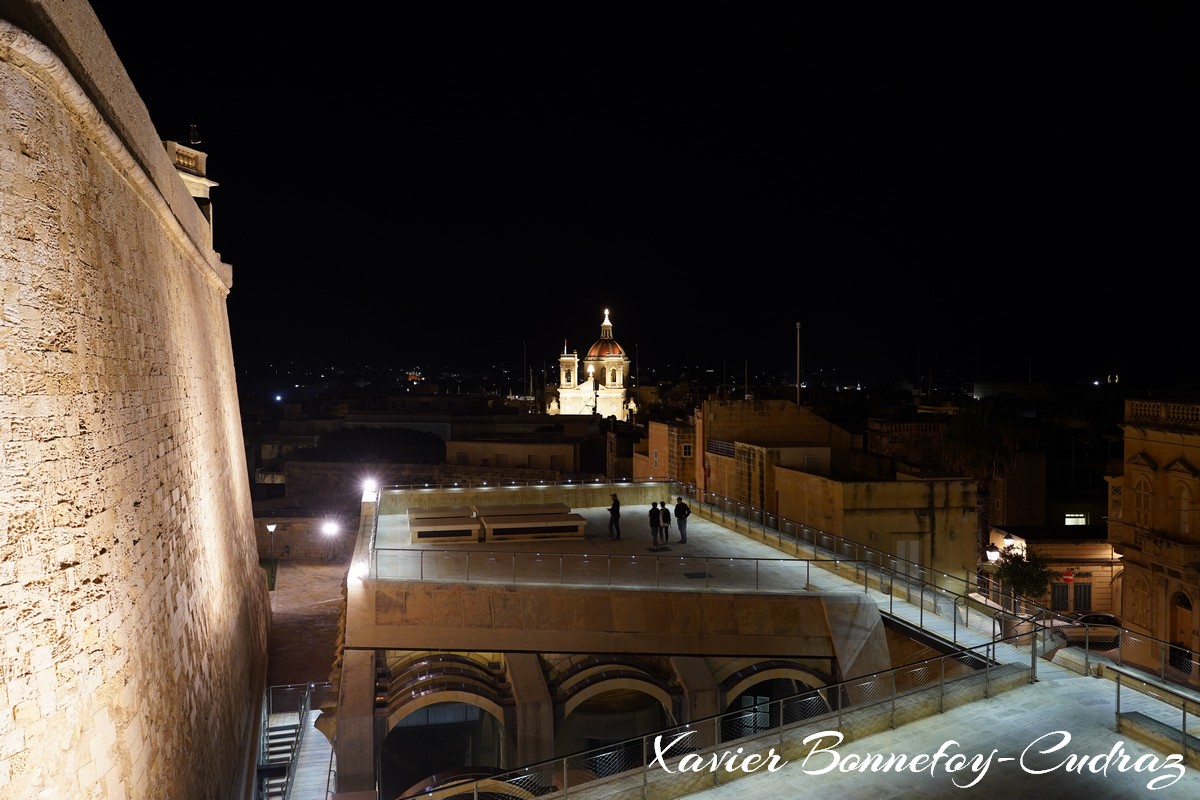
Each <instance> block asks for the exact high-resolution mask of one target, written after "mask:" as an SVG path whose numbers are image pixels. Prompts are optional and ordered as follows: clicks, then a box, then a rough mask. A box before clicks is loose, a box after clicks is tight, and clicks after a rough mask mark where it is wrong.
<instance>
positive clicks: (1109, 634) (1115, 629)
mask: <svg viewBox="0 0 1200 800" xmlns="http://www.w3.org/2000/svg"><path fill="white" fill-rule="evenodd" d="M1050 631H1051V635H1053V636H1059V637H1062V639H1063V640H1064V641H1065V642H1066V643H1067V644H1070V645H1079V646H1081V647H1082V646H1084V645H1087V646H1090V647H1108V648H1112V647H1116V646H1117V645H1118V644H1120V642H1121V618H1120V617H1118V616H1117V615H1116V614H1109V613H1107V612H1104V611H1077V612H1075V613H1073V614H1067V615H1064V616H1062V617H1058V618H1057V619H1053V620H1051V621H1050Z"/></svg>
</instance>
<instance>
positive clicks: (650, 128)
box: [94, 0, 1200, 382]
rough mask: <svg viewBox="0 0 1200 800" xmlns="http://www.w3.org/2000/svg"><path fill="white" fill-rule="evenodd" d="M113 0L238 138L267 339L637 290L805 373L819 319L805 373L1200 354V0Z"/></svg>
mask: <svg viewBox="0 0 1200 800" xmlns="http://www.w3.org/2000/svg"><path fill="white" fill-rule="evenodd" d="M960 5H961V6H968V8H966V9H959V8H957V6H960ZM94 8H95V9H96V11H97V15H98V16H99V17H100V20H101V22H102V23H103V24H104V25H105V27H106V29H107V30H108V32H109V35H110V38H111V39H112V40H113V43H114V47H115V48H116V50H117V53H118V55H119V56H120V57H121V58H122V59H123V61H124V63H125V65H126V68H127V70H128V71H129V74H130V77H131V78H132V80H133V83H134V85H135V87H137V88H138V90H139V92H140V93H141V95H142V97H143V99H144V100H145V101H146V104H147V108H148V109H149V111H150V115H151V118H152V119H153V120H154V122H155V124H156V126H157V127H158V128H159V132H160V134H161V135H162V136H163V137H164V138H177V139H184V138H186V136H187V133H188V126H189V124H191V123H195V124H196V125H197V130H198V133H199V136H200V139H201V140H202V143H201V144H200V145H199V147H200V149H202V150H205V151H206V152H207V153H208V154H209V157H208V171H209V177H210V178H212V179H214V180H216V181H217V182H218V183H219V184H220V185H219V186H218V187H217V188H215V189H214V190H213V201H214V211H215V225H214V237H215V244H216V249H217V250H218V251H220V253H221V255H222V258H223V259H224V260H225V261H227V262H229V263H230V264H231V265H232V266H233V271H234V285H233V289H232V291H231V293H230V295H229V301H228V302H229V311H230V320H231V330H232V335H233V347H234V357H235V360H237V361H238V362H239V365H240V364H242V363H250V362H254V361H258V360H262V359H272V360H278V361H287V360H298V361H320V360H328V361H346V360H348V359H360V360H376V361H381V362H389V363H392V364H395V365H398V366H408V365H429V364H434V363H475V362H481V361H487V360H492V361H507V362H510V363H518V364H519V363H522V362H524V361H526V360H528V362H529V363H531V364H537V363H539V362H540V361H543V360H550V361H551V362H552V361H553V359H554V358H555V357H556V355H557V354H558V352H559V351H560V350H561V349H562V345H563V340H564V339H566V340H567V342H568V344H569V346H570V347H571V348H572V349H579V350H586V349H587V347H588V346H590V344H591V343H592V342H593V341H594V340H595V339H596V338H598V335H599V327H600V322H601V320H602V318H603V311H604V309H605V308H609V309H611V311H612V322H613V325H614V333H615V338H616V339H617V340H618V341H619V342H620V343H621V344H623V345H624V346H625V347H626V349H627V350H629V351H630V352H631V353H635V352H636V354H637V357H638V359H639V360H640V361H641V362H642V363H643V364H653V365H657V366H662V365H665V364H699V365H708V366H713V367H718V368H720V367H722V365H726V366H727V367H728V368H729V369H730V370H731V371H733V372H739V371H741V370H742V369H743V368H744V365H745V364H747V363H748V364H749V365H750V367H751V368H752V369H755V370H758V369H776V370H778V371H780V372H787V373H788V374H789V375H790V374H792V373H793V372H794V369H795V360H796V329H795V323H796V322H798V321H799V322H801V323H802V326H803V327H802V339H801V341H802V354H803V369H804V372H805V374H806V376H811V375H816V374H819V372H823V373H824V374H829V372H830V371H832V370H837V371H838V372H839V374H842V375H848V376H852V377H854V376H860V377H864V378H871V377H875V376H882V375H898V376H901V377H905V378H912V377H913V376H914V375H915V374H916V372H917V369H918V366H920V368H921V369H922V371H923V372H924V371H927V370H929V369H930V368H932V369H933V370H934V371H935V373H936V372H938V371H940V370H942V369H948V368H950V367H951V366H952V367H953V368H954V369H955V370H957V371H958V372H960V373H963V374H964V375H965V377H967V378H971V377H976V376H979V377H989V378H995V379H1021V380H1023V379H1026V378H1029V377H1032V378H1033V379H1035V380H1045V379H1048V378H1052V377H1055V376H1057V375H1060V374H1061V375H1064V376H1065V377H1071V378H1082V377H1090V376H1095V377H1100V376H1102V375H1103V374H1104V372H1105V371H1106V370H1113V369H1116V370H1119V371H1121V372H1122V373H1123V374H1124V376H1125V377H1126V378H1127V379H1128V378H1134V379H1140V380H1143V381H1147V382H1159V381H1168V380H1173V379H1174V377H1176V375H1178V374H1194V373H1195V372H1196V369H1195V367H1196V366H1197V360H1198V359H1197V356H1196V353H1197V346H1198V344H1200V336H1197V333H1196V323H1195V321H1194V320H1195V313H1194V312H1195V308H1196V289H1197V286H1198V284H1200V281H1197V279H1196V270H1197V266H1198V261H1197V255H1198V253H1197V246H1196V245H1197V239H1196V218H1197V216H1196V215H1197V210H1198V205H1197V203H1196V195H1197V187H1198V186H1200V184H1198V182H1197V178H1198V177H1200V176H1198V174H1197V173H1198V170H1197V142H1198V141H1200V137H1198V136H1197V134H1198V131H1197V125H1196V119H1197V115H1196V103H1197V97H1198V93H1197V89H1198V87H1197V79H1198V77H1200V70H1198V69H1197V67H1198V66H1200V64H1198V63H1197V62H1198V60H1200V58H1198V52H1200V50H1198V48H1196V47H1195V43H1194V32H1195V31H1196V30H1197V27H1196V24H1195V23H1196V22H1197V19H1196V15H1195V12H1194V11H1193V10H1192V8H1191V7H1189V5H1188V4H1183V3H1181V4H1178V5H1172V4H1157V3H1156V4H1133V3H1127V4H1119V3H1114V4H1109V3H1087V4H1061V5H1060V4H1028V5H1022V4H1003V5H995V4H987V6H986V7H982V6H980V5H978V4H948V5H942V6H939V7H938V9H937V12H938V13H933V11H932V10H931V9H928V8H927V9H926V10H921V9H920V8H917V7H912V6H911V5H910V4H897V6H896V7H895V8H894V9H892V10H890V11H886V12H880V11H879V10H878V9H876V8H873V7H871V8H869V7H853V8H849V7H847V8H846V9H845V11H844V12H843V15H842V17H841V18H838V16H837V13H836V12H824V14H825V15H823V16H818V15H815V14H810V15H805V14H795V15H791V16H783V15H779V16H759V15H757V14H756V12H750V11H746V12H729V11H728V9H726V12H724V13H723V14H722V15H721V16H713V17H710V18H707V19H705V18H697V17H695V16H692V17H667V16H666V15H661V16H659V17H654V16H650V15H647V14H646V12H644V11H642V10H638V9H635V8H633V7H630V8H628V9H625V10H621V9H612V8H610V7H589V10H588V11H586V12H585V11H583V10H578V11H576V12H574V14H573V15H570V14H558V15H556V13H557V12H554V11H553V10H549V9H541V10H540V13H537V14H534V13H532V12H524V13H525V16H522V12H520V11H514V10H513V9H512V7H509V6H505V8H504V12H503V14H499V13H496V14H494V16H491V17H480V16H475V15H474V11H473V10H470V11H469V10H467V9H466V8H458V9H456V10H455V11H454V12H453V13H447V14H446V15H445V16H444V17H442V18H437V17H434V16H432V15H429V16H424V17H420V18H418V17H415V16H411V15H408V14H406V13H403V12H398V13H397V14H396V16H395V17H394V18H392V19H390V20H389V19H385V18H382V17H381V18H378V19H371V18H367V17H363V16H361V15H360V14H358V13H357V12H355V15H354V16H353V18H351V19H348V20H341V19H339V18H337V17H336V16H318V15H308V14H306V13H302V12H300V11H298V10H297V8H298V7H295V6H281V7H279V9H278V12H277V13H274V12H272V13H268V12H266V11H265V10H261V9H265V8H268V7H260V6H253V5H247V4H245V3H238V4H234V3H227V2H219V1H216V0H214V2H210V3H205V4H202V5H195V6H192V7H188V6H175V5H162V6H156V10H155V13H154V14H146V13H145V12H144V11H142V10H141V9H139V8H137V4H131V3H128V2H126V1H125V0H120V2H118V1H117V0H108V1H107V2H103V3H96V4H94ZM585 13H586V14H590V15H591V16H585ZM689 13H690V12H689ZM191 35H194V36H197V37H199V38H198V40H197V41H196V42H189V41H188V40H187V36H191ZM1164 334H1166V335H1168V336H1170V337H1172V338H1171V339H1169V341H1174V342H1177V346H1174V347H1170V348H1168V351H1167V352H1168V353H1169V357H1167V358H1163V357H1154V358H1152V357H1148V356H1146V353H1147V352H1148V351H1150V350H1153V349H1155V348H1157V347H1158V346H1159V345H1158V344H1156V342H1157V341H1159V339H1158V337H1160V336H1162V335H1164Z"/></svg>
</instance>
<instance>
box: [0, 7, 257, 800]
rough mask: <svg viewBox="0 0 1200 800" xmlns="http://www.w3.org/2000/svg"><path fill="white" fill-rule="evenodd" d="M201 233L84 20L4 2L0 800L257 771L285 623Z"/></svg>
mask: <svg viewBox="0 0 1200 800" xmlns="http://www.w3.org/2000/svg"><path fill="white" fill-rule="evenodd" d="M205 226H206V223H205V221H204V219H203V217H202V216H201V215H200V212H199V209H198V208H197V207H196V205H195V203H194V202H192V201H191V198H190V197H188V195H187V192H186V191H184V190H183V187H182V182H181V181H180V180H179V178H178V176H177V175H176V174H175V172H174V169H173V168H172V165H171V164H170V162H169V161H168V159H167V155H166V152H165V150H164V149H163V146H162V143H161V142H160V141H159V140H158V139H157V134H156V132H155V131H154V129H153V126H152V124H151V122H150V119H149V117H148V115H147V113H146V111H145V108H144V106H143V105H142V104H141V102H140V101H139V100H138V99H137V97H136V93H135V92H133V90H132V88H131V87H130V86H129V84H128V78H127V77H126V76H125V73H124V70H123V69H121V67H120V65H119V63H117V60H116V56H115V54H114V53H113V52H112V48H111V45H110V44H109V42H108V40H107V38H106V37H105V36H104V34H103V31H102V29H101V28H100V26H99V23H98V22H97V20H96V18H95V16H94V14H93V13H92V12H91V10H90V8H89V7H88V6H87V5H86V4H84V3H79V2H67V1H66V0H59V1H57V2H41V3H29V2H26V3H19V2H17V3H14V2H9V1H8V0H5V1H4V2H0V797H4V798H8V799H9V800H13V799H14V798H16V799H23V798H35V797H36V798H83V797H87V798H95V799H97V800H109V799H113V798H137V799H138V800H148V799H153V798H172V800H179V798H229V797H238V796H243V795H244V793H245V787H246V786H248V785H249V781H250V779H251V778H252V767H253V761H254V757H253V751H252V747H251V745H252V743H253V740H254V734H255V731H256V725H257V714H258V704H259V700H260V698H261V692H262V688H263V679H264V675H265V657H266V656H265V654H266V638H267V628H268V624H269V613H270V608H269V600H268V595H267V592H266V587H265V583H264V577H263V572H262V570H261V569H260V568H259V566H258V561H257V558H256V554H255V544H254V532H253V517H252V512H251V506H250V499H249V488H248V485H247V481H246V474H247V472H246V463H245V455H244V451H243V449H242V440H241V425H240V419H239V415H238V403H237V396H236V387H235V383H234V370H233V357H232V349H231V343H230V338H229V325H228V319H227V315H226V308H225V299H226V295H227V293H228V290H229V287H230V285H231V277H230V270H229V268H228V266H227V265H224V264H222V263H221V261H220V257H219V256H218V254H216V253H214V252H213V251H212V249H211V247H210V246H209V245H208V244H207V241H208V240H207V237H206V232H207V229H206V227H205Z"/></svg>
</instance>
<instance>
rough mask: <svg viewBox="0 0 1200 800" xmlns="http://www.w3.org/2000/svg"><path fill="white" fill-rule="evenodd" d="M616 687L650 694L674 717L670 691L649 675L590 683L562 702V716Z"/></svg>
mask: <svg viewBox="0 0 1200 800" xmlns="http://www.w3.org/2000/svg"><path fill="white" fill-rule="evenodd" d="M618 689H631V690H633V691H635V692H639V693H641V694H647V695H650V696H651V697H653V698H654V699H655V700H657V701H658V702H659V704H660V705H661V706H662V707H663V709H664V710H665V711H666V712H667V714H669V715H670V716H672V717H674V713H673V712H672V710H671V695H670V693H669V692H667V691H666V690H665V689H663V688H662V687H661V686H658V685H657V684H656V683H655V682H654V681H653V680H652V679H651V678H650V677H649V676H647V677H646V678H634V677H622V678H613V679H611V680H603V681H596V682H594V683H590V684H588V685H587V686H585V687H583V688H581V689H580V690H579V691H577V692H575V693H574V694H572V695H571V697H570V699H568V700H567V702H566V703H564V704H563V717H564V718H565V717H568V716H570V715H571V712H572V711H574V710H576V709H577V708H579V706H581V705H582V704H583V703H584V702H586V701H587V700H590V699H592V698H595V697H599V696H600V695H602V694H606V693H608V692H612V691H615V690H618Z"/></svg>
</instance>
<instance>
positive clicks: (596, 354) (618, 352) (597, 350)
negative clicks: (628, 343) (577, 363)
mask: <svg viewBox="0 0 1200 800" xmlns="http://www.w3.org/2000/svg"><path fill="white" fill-rule="evenodd" d="M624 355H625V348H623V347H621V345H619V344H617V342H616V340H615V339H601V340H600V341H598V342H596V343H595V344H594V345H592V346H591V347H590V348H588V351H587V358H608V357H609V356H624Z"/></svg>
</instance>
